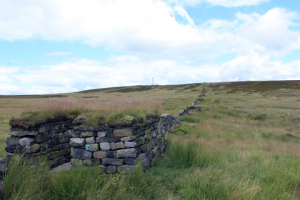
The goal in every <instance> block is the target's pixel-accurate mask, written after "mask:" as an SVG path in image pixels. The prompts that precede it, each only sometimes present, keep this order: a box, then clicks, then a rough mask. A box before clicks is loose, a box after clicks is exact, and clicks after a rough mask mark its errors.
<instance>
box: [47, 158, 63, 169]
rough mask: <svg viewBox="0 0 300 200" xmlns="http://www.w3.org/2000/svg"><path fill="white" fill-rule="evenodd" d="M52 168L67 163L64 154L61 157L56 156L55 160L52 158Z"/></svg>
mask: <svg viewBox="0 0 300 200" xmlns="http://www.w3.org/2000/svg"><path fill="white" fill-rule="evenodd" d="M50 163H51V164H50V169H52V168H55V167H57V166H59V165H62V164H64V163H65V158H64V157H63V156H62V157H59V158H56V159H55V160H52V161H50Z"/></svg>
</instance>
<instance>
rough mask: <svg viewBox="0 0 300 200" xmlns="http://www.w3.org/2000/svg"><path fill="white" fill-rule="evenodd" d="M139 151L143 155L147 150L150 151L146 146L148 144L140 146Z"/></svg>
mask: <svg viewBox="0 0 300 200" xmlns="http://www.w3.org/2000/svg"><path fill="white" fill-rule="evenodd" d="M141 150H142V152H143V153H145V152H147V151H149V150H150V149H149V145H148V144H143V145H142V146H141Z"/></svg>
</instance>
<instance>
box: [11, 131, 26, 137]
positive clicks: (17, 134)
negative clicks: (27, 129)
mask: <svg viewBox="0 0 300 200" xmlns="http://www.w3.org/2000/svg"><path fill="white" fill-rule="evenodd" d="M8 135H12V136H20V135H23V131H12V130H8Z"/></svg>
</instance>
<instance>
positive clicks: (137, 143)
mask: <svg viewBox="0 0 300 200" xmlns="http://www.w3.org/2000/svg"><path fill="white" fill-rule="evenodd" d="M135 143H136V146H140V145H142V144H144V143H145V141H144V137H139V138H137V139H136V140H135Z"/></svg>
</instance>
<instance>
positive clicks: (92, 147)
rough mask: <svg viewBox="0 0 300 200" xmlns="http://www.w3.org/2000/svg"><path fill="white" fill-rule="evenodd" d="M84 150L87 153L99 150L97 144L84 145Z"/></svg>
mask: <svg viewBox="0 0 300 200" xmlns="http://www.w3.org/2000/svg"><path fill="white" fill-rule="evenodd" d="M85 150H87V151H98V150H99V144H98V143H95V144H86V145H85Z"/></svg>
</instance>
